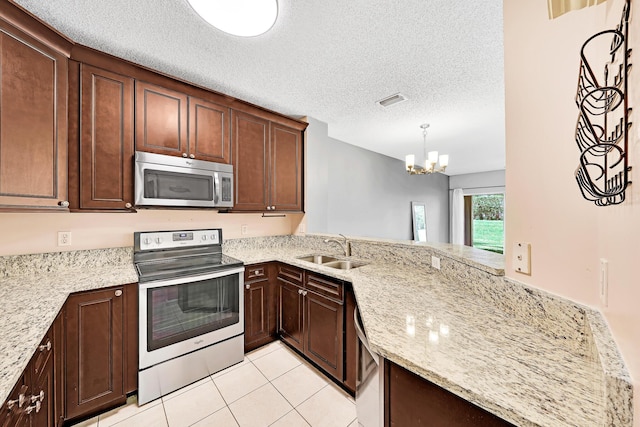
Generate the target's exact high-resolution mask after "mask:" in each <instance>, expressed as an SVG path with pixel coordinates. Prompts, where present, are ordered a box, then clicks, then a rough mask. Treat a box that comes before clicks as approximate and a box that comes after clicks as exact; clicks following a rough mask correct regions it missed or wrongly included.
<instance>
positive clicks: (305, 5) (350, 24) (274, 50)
mask: <svg viewBox="0 0 640 427" xmlns="http://www.w3.org/2000/svg"><path fill="white" fill-rule="evenodd" d="M14 1H15V2H16V3H18V4H20V5H21V6H23V7H24V8H25V9H27V10H29V11H30V12H32V13H33V14H35V15H36V16H38V17H40V18H41V19H43V20H44V21H46V22H47V23H49V24H50V25H52V26H53V27H54V28H56V29H58V30H59V31H60V32H62V33H63V34H66V35H67V36H68V37H69V38H71V39H72V40H74V41H77V42H79V43H81V44H84V45H87V46H90V47H93V48H96V49H99V50H103V51H105V52H108V53H111V54H113V55H116V56H119V57H122V58H125V59H128V60H130V61H132V62H136V63H139V64H142V65H145V66H148V67H150V68H153V69H157V70H159V71H163V72H165V73H168V74H171V75H175V76H177V77H180V78H182V79H185V80H188V81H191V82H194V83H196V84H199V85H202V86H206V87H209V88H211V89H214V90H217V91H219V92H223V93H226V94H229V95H232V96H234V97H237V98H240V99H244V100H246V101H249V102H252V103H255V104H258V105H262V106H264V107H266V108H269V109H272V110H275V111H279V112H281V113H284V114H288V115H292V116H311V117H313V118H315V119H318V120H321V121H324V122H326V123H328V124H329V135H330V136H331V137H333V138H336V139H339V140H342V141H345V142H348V143H350V144H354V145H358V146H361V147H364V148H367V149H369V150H372V151H376V152H379V153H382V154H385V155H388V156H391V157H395V158H398V159H402V160H404V156H405V154H410V153H413V154H416V158H417V159H418V158H421V157H422V151H423V148H422V130H421V129H420V124H422V123H425V122H426V123H430V125H431V127H430V129H429V135H428V137H427V145H428V149H429V150H438V151H440V153H441V154H445V153H448V154H449V155H450V166H449V168H448V169H447V174H449V175H456V174H463V173H470V172H480V171H487V170H495V169H504V167H505V154H504V152H505V147H504V145H505V140H504V139H505V137H504V75H503V65H504V63H503V32H502V0H480V1H473V2H472V1H469V0H375V1H371V0H349V1H345V0H321V1H317V0H316V1H311V0H295V1H294V0H279V7H280V10H279V16H278V21H277V22H276V24H275V26H274V27H273V28H272V29H271V31H269V32H267V33H266V34H264V35H262V36H258V37H253V38H240V37H234V36H229V35H226V34H224V33H222V32H220V31H218V30H216V29H215V28H213V27H211V26H210V25H208V24H207V23H205V22H204V21H203V20H202V19H200V18H199V17H198V16H197V15H196V14H195V12H193V10H192V9H191V7H190V6H189V5H188V3H187V1H186V0H135V1H131V0H82V1H80V0H51V1H42V0H14ZM397 92H401V93H402V94H404V95H405V96H406V97H407V98H408V100H407V101H405V102H403V103H400V104H397V105H394V106H391V107H388V108H386V109H385V108H383V107H380V106H378V105H377V104H375V101H377V100H379V99H381V98H384V97H386V96H389V95H392V94H395V93H397Z"/></svg>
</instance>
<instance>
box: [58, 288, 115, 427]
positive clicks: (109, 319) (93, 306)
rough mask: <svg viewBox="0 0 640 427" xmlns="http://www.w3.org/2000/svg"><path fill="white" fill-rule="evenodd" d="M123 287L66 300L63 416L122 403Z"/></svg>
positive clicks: (78, 414)
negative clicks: (64, 398) (64, 408)
mask: <svg viewBox="0 0 640 427" xmlns="http://www.w3.org/2000/svg"><path fill="white" fill-rule="evenodd" d="M122 292H123V289H122V288H121V287H119V288H109V289H104V290H99V291H91V292H83V293H79V294H73V295H71V296H70V297H69V299H68V300H67V303H66V325H65V326H66V351H65V353H66V393H65V395H66V396H65V397H66V419H72V418H77V417H81V416H84V415H89V414H91V413H92V412H94V411H97V410H100V409H103V408H106V407H109V406H113V405H116V404H119V403H124V402H125V400H126V396H125V393H124V385H123V377H124V371H123V359H124V358H123V306H124V303H123V298H122Z"/></svg>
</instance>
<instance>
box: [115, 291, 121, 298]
mask: <svg viewBox="0 0 640 427" xmlns="http://www.w3.org/2000/svg"><path fill="white" fill-rule="evenodd" d="M116 296H117V297H119V296H122V291H121V290H120V289H118V290H117V291H116Z"/></svg>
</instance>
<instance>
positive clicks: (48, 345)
mask: <svg viewBox="0 0 640 427" xmlns="http://www.w3.org/2000/svg"><path fill="white" fill-rule="evenodd" d="M38 350H40V351H45V350H47V351H49V350H51V340H48V341H47V343H46V344H42V345H40V346H38Z"/></svg>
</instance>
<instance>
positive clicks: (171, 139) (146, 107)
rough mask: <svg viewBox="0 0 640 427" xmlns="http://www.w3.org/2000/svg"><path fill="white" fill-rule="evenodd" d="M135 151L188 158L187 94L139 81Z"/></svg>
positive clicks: (137, 85) (137, 88)
mask: <svg viewBox="0 0 640 427" xmlns="http://www.w3.org/2000/svg"><path fill="white" fill-rule="evenodd" d="M135 104H136V118H135V123H136V124H135V128H136V150H139V151H147V152H150V153H158V154H168V155H172V156H182V155H188V142H187V112H188V107H187V95H185V94H184V93H180V92H176V91H173V90H170V89H166V88H163V87H160V86H155V85H152V84H149V83H144V82H140V81H136V100H135Z"/></svg>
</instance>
